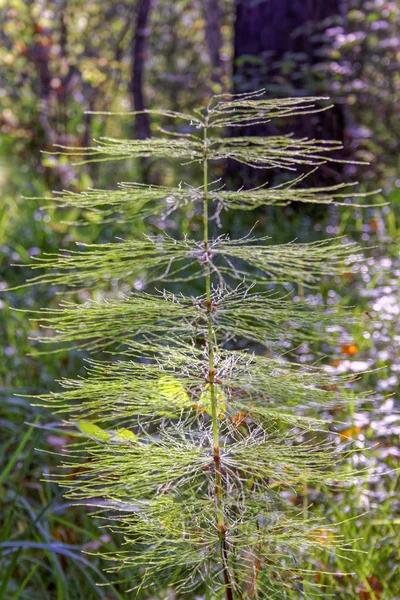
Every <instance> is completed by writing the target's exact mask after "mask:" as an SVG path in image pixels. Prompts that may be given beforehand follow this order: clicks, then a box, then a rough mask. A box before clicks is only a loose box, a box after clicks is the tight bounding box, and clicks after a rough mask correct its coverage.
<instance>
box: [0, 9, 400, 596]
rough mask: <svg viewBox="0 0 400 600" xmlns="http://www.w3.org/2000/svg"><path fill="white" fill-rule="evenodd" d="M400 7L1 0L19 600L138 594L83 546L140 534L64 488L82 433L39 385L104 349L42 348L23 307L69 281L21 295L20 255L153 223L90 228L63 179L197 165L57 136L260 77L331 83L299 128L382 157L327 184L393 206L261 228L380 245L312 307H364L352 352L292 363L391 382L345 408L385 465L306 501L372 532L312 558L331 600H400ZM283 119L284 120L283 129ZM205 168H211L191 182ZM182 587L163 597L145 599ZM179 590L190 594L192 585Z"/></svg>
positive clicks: (12, 573) (8, 427)
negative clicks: (70, 452)
mask: <svg viewBox="0 0 400 600" xmlns="http://www.w3.org/2000/svg"><path fill="white" fill-rule="evenodd" d="M399 19H400V2H399V0H396V1H386V0H237V1H236V2H234V0H174V1H173V2H172V1H171V0H126V1H121V2H120V1H118V2H117V1H115V0H102V1H101V2H100V1H98V0H86V2H80V1H79V0H0V22H1V28H0V40H1V43H0V191H1V211H0V291H1V296H0V298H1V299H0V452H1V459H0V460H1V464H0V484H1V487H0V522H1V527H0V600H10V599H12V600H16V599H17V598H26V599H28V600H36V599H37V600H39V599H40V600H42V599H43V600H47V599H53V598H54V599H57V600H64V599H65V600H67V599H69V600H78V599H80V598H85V600H90V599H97V598H103V599H116V598H131V597H132V598H133V597H135V596H134V595H130V594H126V593H125V590H126V589H127V587H126V585H124V584H112V585H111V586H108V587H97V586H96V585H95V582H99V581H103V582H104V583H106V582H107V576H106V575H104V573H102V572H101V568H102V564H101V559H100V558H98V557H96V556H91V555H88V554H82V553H81V550H84V551H86V552H93V551H96V550H99V549H100V550H109V551H112V549H113V548H115V547H116V546H119V545H120V543H121V540H119V539H118V537H117V536H112V535H110V534H109V533H106V532H105V530H102V529H99V527H98V525H99V521H96V520H95V519H92V518H90V516H89V515H90V512H91V511H90V510H88V509H87V508H83V507H81V506H76V505H73V504H71V503H68V502H66V501H65V500H64V499H63V498H62V495H61V492H60V490H59V489H58V488H57V487H56V486H55V485H53V484H51V483H49V482H48V481H43V473H44V474H45V475H46V474H48V473H51V472H52V471H53V470H54V466H55V464H56V463H57V457H54V456H52V454H46V453H43V452H40V451H39V450H46V451H49V450H50V452H55V453H56V452H58V451H60V449H62V447H63V446H64V445H65V444H67V443H68V441H69V439H68V436H67V435H65V433H64V432H63V431H62V429H60V428H59V427H58V425H57V424H56V423H52V422H51V419H52V418H53V417H51V416H50V417H49V415H46V414H45V413H44V412H43V411H41V410H40V409H38V408H35V407H33V406H31V405H30V403H29V401H28V400H27V399H26V398H24V394H35V393H39V392H41V393H43V392H44V391H46V390H51V389H53V390H54V389H55V385H56V384H55V383H54V380H57V379H60V377H61V376H71V377H72V376H76V375H77V374H83V369H82V358H83V357H84V352H79V353H78V352H77V351H71V352H69V353H66V352H62V351H61V352H53V353H43V348H42V347H40V346H39V345H38V344H36V343H35V341H34V340H35V337H37V336H38V326H37V324H36V323H35V322H34V321H30V320H29V319H28V318H27V315H26V314H24V312H17V311H15V310H13V309H11V308H10V307H13V308H14V309H15V308H21V309H31V310H38V309H39V308H40V307H43V306H50V305H56V304H57V298H56V297H55V292H54V290H50V289H45V288H43V287H40V288H36V287H31V288H27V289H24V290H22V291H14V292H6V291H5V290H6V288H8V287H12V286H16V285H19V284H21V283H22V282H23V281H24V280H25V278H26V277H27V276H28V275H29V270H28V269H26V268H24V267H19V268H16V267H14V266H13V265H14V264H15V263H21V265H23V264H24V263H27V262H30V258H31V257H34V256H37V255H38V254H40V253H42V252H54V251H56V250H57V249H58V248H60V247H68V245H70V244H71V243H73V242H74V241H75V240H78V239H79V240H81V241H86V242H94V241H106V240H111V239H114V238H115V237H116V236H121V235H122V236H123V235H128V234H129V235H130V236H135V235H138V234H139V233H140V232H141V231H142V229H141V227H143V230H144V226H140V228H138V226H137V225H135V228H136V229H135V230H132V226H131V225H129V230H128V225H127V224H121V225H112V226H110V225H108V224H104V223H98V222H97V221H96V218H95V215H94V216H93V215H88V216H87V219H86V221H85V226H77V225H75V224H74V222H75V221H76V220H77V218H78V216H80V215H78V211H73V210H72V209H68V211H65V210H64V211H55V210H54V208H53V207H52V206H51V202H49V201H44V200H43V199H42V198H43V197H49V196H51V195H52V192H51V191H52V190H61V189H68V190H72V191H77V190H82V189H86V188H88V187H96V188H107V187H115V186H116V185H117V182H119V181H129V180H138V181H147V182H154V183H158V184H163V183H172V182H173V183H179V180H178V181H177V178H178V177H179V175H178V169H176V170H175V169H174V166H173V165H171V164H169V165H167V164H166V163H164V162H163V161H157V162H151V161H148V160H146V161H141V162H138V161H136V162H134V161H125V162H121V163H117V164H114V163H113V164H112V166H109V165H108V164H107V163H102V164H100V165H99V164H96V165H85V166H82V167H76V166H73V165H71V164H70V163H69V162H68V160H67V159H66V158H65V157H63V156H58V155H52V154H51V150H52V149H53V148H54V144H61V145H68V146H85V145H87V144H89V143H90V141H91V140H92V139H93V138H98V137H100V136H102V135H112V136H114V137H138V138H144V137H149V136H151V133H152V131H154V130H155V128H156V127H157V125H158V124H157V122H156V121H155V120H154V119H152V118H149V117H148V116H147V115H141V116H139V117H136V118H133V117H129V116H123V117H122V116H121V117H107V116H104V115H103V116H101V115H93V114H86V113H85V111H121V112H122V111H129V110H140V109H142V108H160V107H164V108H169V109H173V110H179V111H185V112H189V111H190V110H191V109H192V108H194V107H196V106H198V105H204V104H205V103H207V101H208V99H209V97H210V95H211V94H215V93H224V92H228V91H235V92H241V91H250V90H257V89H260V88H266V90H267V94H268V95H269V96H271V97H275V96H291V95H323V96H329V97H330V98H331V101H332V103H334V105H335V107H334V108H333V109H332V110H330V111H328V112H326V113H323V116H322V117H321V116H313V117H310V116H309V117H308V118H307V117H302V119H296V120H293V121H291V122H290V123H287V124H286V125H285V127H287V129H288V131H294V132H295V134H296V135H300V136H308V137H314V136H315V137H319V138H326V139H339V140H341V141H342V142H343V145H344V150H343V153H342V154H341V156H342V157H344V158H347V159H355V160H361V161H368V162H369V165H368V166H365V165H355V164H353V165H345V167H342V168H341V169H337V170H334V171H333V170H329V171H327V170H324V169H323V170H322V171H321V172H319V173H314V174H312V175H311V176H310V180H309V181H310V182H312V184H313V185H318V184H321V185H322V184H324V185H332V184H334V183H340V181H343V180H348V181H359V182H360V183H359V184H358V188H357V189H358V190H360V193H364V192H367V191H373V190H376V189H378V188H379V189H381V191H380V192H377V193H375V194H374V195H373V196H372V198H373V200H372V201H373V202H375V203H376V205H378V204H382V202H384V201H386V202H388V203H389V204H388V205H387V206H383V207H382V206H375V207H371V208H366V209H354V208H351V207H346V206H344V207H342V208H340V209H339V208H338V207H336V208H333V207H330V208H328V209H324V210H323V211H321V209H319V210H318V211H317V210H312V211H311V212H310V209H307V210H308V212H307V210H306V209H304V208H303V209H301V210H299V209H294V208H293V207H292V206H290V205H289V206H287V207H285V208H280V209H279V213H278V212H276V211H277V209H270V210H268V211H266V210H265V209H264V211H263V212H260V214H258V215H257V219H258V223H257V226H256V233H257V234H260V235H266V234H268V235H271V236H273V238H274V240H275V242H284V241H289V240H292V239H294V238H295V237H296V238H297V239H299V240H301V241H308V240H313V239H317V238H318V239H320V238H322V237H329V236H332V235H337V234H343V235H346V236H347V237H349V238H351V239H355V240H358V241H361V243H362V244H363V245H364V247H365V248H366V253H367V257H368V258H367V261H366V262H365V263H362V264H360V265H359V270H358V272H356V273H355V274H351V275H350V274H347V275H345V276H344V277H342V278H337V279H335V280H334V281H332V280H329V281H324V282H323V283H322V285H321V287H320V289H318V290H317V291H315V290H313V291H309V290H299V292H298V293H299V294H305V295H306V296H307V299H308V301H309V302H310V303H322V302H326V303H328V304H335V303H338V302H340V303H341V304H342V305H349V306H353V307H355V308H354V311H355V313H356V315H357V316H358V317H359V318H358V320H357V324H356V325H355V326H354V328H353V329H351V330H344V329H343V331H341V332H340V335H338V342H337V345H336V346H334V347H323V348H320V347H313V346H312V345H306V344H302V345H300V346H299V347H298V348H297V350H296V351H295V353H294V357H292V358H295V359H296V360H298V361H299V362H312V361H313V360H315V359H316V357H317V356H320V354H321V352H322V353H323V354H325V355H326V356H327V359H326V360H327V362H328V364H329V365H330V368H331V369H332V370H336V371H338V372H349V373H351V372H353V373H360V375H361V377H360V379H359V381H358V382H357V383H356V384H355V386H356V390H357V391H360V392H364V391H366V390H372V395H371V401H370V402H369V403H368V404H366V405H365V406H357V407H354V406H353V407H349V408H348V411H347V412H343V409H341V410H340V411H338V414H335V415H333V416H334V418H335V419H336V420H337V421H338V422H341V423H342V424H343V425H341V426H340V428H341V434H342V435H343V437H344V438H346V437H349V438H354V439H355V440H356V442H357V444H358V445H359V448H360V454H359V462H360V464H361V465H364V464H365V465H366V466H370V467H371V468H373V472H374V475H373V477H371V478H370V479H369V480H368V481H365V482H364V484H363V485H362V486H357V487H356V486H349V487H348V488H346V489H345V490H341V491H340V492H336V493H335V492H333V491H330V492H327V491H326V490H325V491H324V490H318V489H310V490H305V492H304V496H303V497H301V498H298V497H293V498H292V501H293V503H295V504H298V505H299V508H301V507H302V509H303V510H304V511H305V512H308V511H314V512H315V514H319V513H321V514H324V515H325V516H326V517H327V518H328V519H329V520H332V522H339V523H341V525H339V530H340V532H341V533H343V535H344V536H346V538H352V539H354V540H355V541H354V548H355V549H356V550H357V552H355V553H354V555H353V556H352V562H349V561H347V560H344V559H342V558H341V557H340V556H329V555H327V556H323V555H321V556H316V557H314V559H313V563H312V565H309V566H310V567H311V566H312V567H314V568H317V570H318V571H319V574H318V575H315V577H318V578H319V580H320V583H321V585H322V586H323V587H322V588H321V597H322V595H323V597H325V596H326V597H333V598H339V599H342V598H343V599H344V598H346V599H350V598H351V599H354V598H358V599H361V600H378V599H381V600H394V599H396V598H397V599H398V598H400V577H399V563H400V561H399V548H400V497H399V486H398V482H399V475H398V473H397V472H395V471H392V469H395V468H398V467H399V466H400V463H399V458H400V450H399V437H400V419H399V417H398V413H397V411H398V407H399V401H398V389H399V373H400V357H399V350H398V347H399V342H400V322H399V318H398V316H399V312H400V308H399V307H400V291H399V286H398V280H399V277H400V260H399V257H398V250H399V245H400V241H399V227H400V224H399V216H400V164H399V158H398V156H399V149H400V116H399V108H400V97H399V89H400V70H399V67H400V35H399V22H400V21H399ZM273 127H274V126H271V127H270V128H268V130H265V131H264V132H265V133H266V134H270V133H273V131H274V129H273ZM43 150H44V151H50V153H49V154H46V153H42V151H43ZM214 175H215V179H217V178H218V177H221V176H222V175H224V173H222V172H220V171H218V170H216V171H215V173H214ZM225 175H227V176H228V177H229V178H230V180H231V182H232V185H235V186H238V185H246V186H247V185H254V184H255V183H264V182H265V181H267V180H269V181H271V180H274V181H277V180H279V179H281V178H282V177H284V175H283V174H281V173H271V172H268V173H267V175H265V174H262V175H261V176H260V174H259V173H258V174H257V176H256V175H255V174H254V172H251V171H250V170H249V169H240V170H238V169H237V168H236V169H232V166H231V165H226V167H225ZM196 177H197V175H196V174H195V172H193V173H192V174H191V181H192V182H193V181H194V182H196ZM306 181H307V180H306ZM35 198H41V199H35ZM234 219H235V220H232V222H231V223H230V224H229V225H230V231H231V232H232V235H233V236H236V237H238V236H243V235H246V233H248V231H249V229H250V228H251V227H252V226H253V225H254V222H253V220H252V218H250V217H246V218H242V219H241V221H238V220H237V217H235V218H234ZM179 226H180V227H181V231H183V233H184V232H188V233H189V232H190V231H191V230H192V229H195V228H196V227H198V221H196V219H195V218H193V215H191V214H190V213H189V212H188V213H187V214H186V215H185V218H184V219H183V221H182V222H181V223H180V224H179ZM166 227H168V228H169V230H171V229H172V230H173V229H174V227H175V228H176V227H177V224H176V223H174V222H172V221H170V220H167V221H163V222H160V221H158V220H157V219H156V218H154V219H150V220H149V222H148V223H147V224H146V231H149V229H150V230H157V231H159V230H160V229H164V228H166ZM182 292H184V293H185V292H186V293H190V290H185V289H183V290H182ZM81 299H84V298H83V297H82V298H81ZM283 350H284V348H283ZM27 423H30V424H31V426H28V425H27ZM39 424H41V425H43V427H44V428H38V427H37V425H39ZM46 428H47V429H46ZM364 448H365V449H368V452H366V453H364V452H363V449H364ZM309 505H311V506H310V507H309ZM100 524H101V523H100ZM323 535H324V532H323V531H322V532H321V536H323ZM326 535H327V534H326ZM328 571H329V572H333V573H334V575H333V576H328V575H325V573H326V572H328ZM342 573H348V574H346V575H342ZM133 577H134V575H133ZM166 594H167V591H165V590H164V591H159V595H157V593H156V592H155V591H152V592H151V593H150V592H149V593H146V592H145V591H143V592H141V595H139V597H140V598H150V597H151V598H165V597H166ZM168 594H169V595H170V596H169V597H170V598H171V599H172V598H175V596H174V591H173V590H169V591H168ZM299 594H300V592H299Z"/></svg>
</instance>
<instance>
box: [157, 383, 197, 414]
mask: <svg viewBox="0 0 400 600" xmlns="http://www.w3.org/2000/svg"><path fill="white" fill-rule="evenodd" d="M158 391H159V393H160V394H161V395H162V396H164V398H166V399H167V400H169V401H170V402H171V404H172V405H173V406H174V407H176V408H180V409H181V408H189V407H190V406H191V405H192V403H191V402H190V397H189V394H188V393H187V391H186V390H185V388H184V387H183V385H182V384H181V382H180V381H179V380H178V379H175V377H171V376H170V375H165V376H163V377H160V379H159V380H158Z"/></svg>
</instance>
